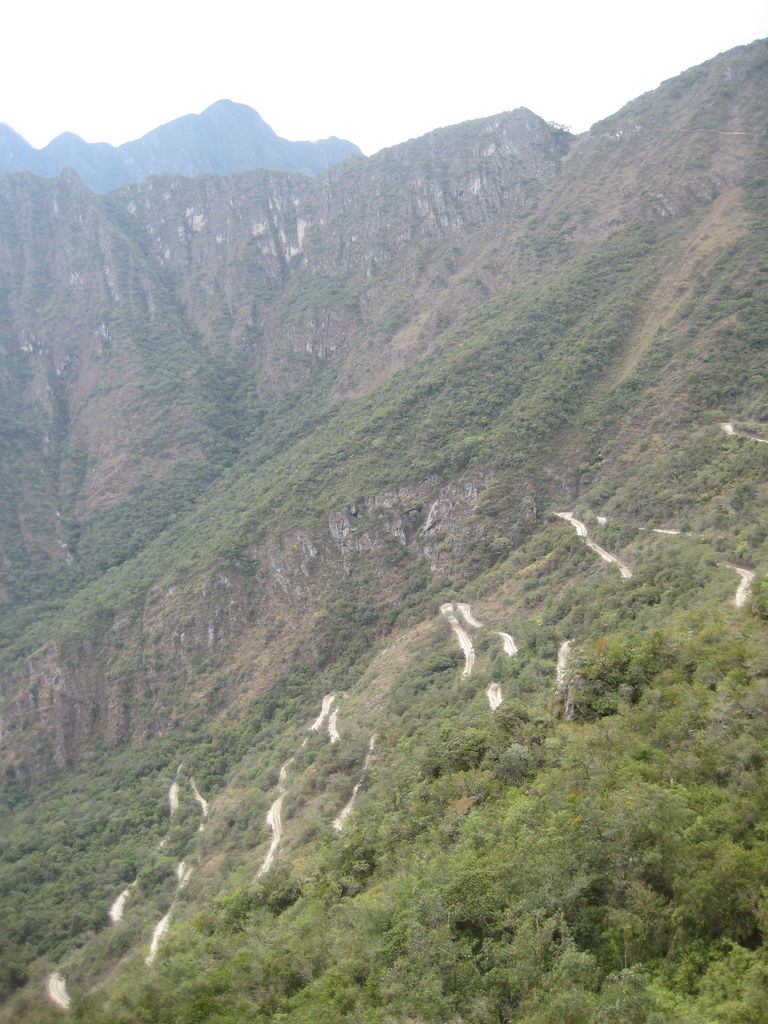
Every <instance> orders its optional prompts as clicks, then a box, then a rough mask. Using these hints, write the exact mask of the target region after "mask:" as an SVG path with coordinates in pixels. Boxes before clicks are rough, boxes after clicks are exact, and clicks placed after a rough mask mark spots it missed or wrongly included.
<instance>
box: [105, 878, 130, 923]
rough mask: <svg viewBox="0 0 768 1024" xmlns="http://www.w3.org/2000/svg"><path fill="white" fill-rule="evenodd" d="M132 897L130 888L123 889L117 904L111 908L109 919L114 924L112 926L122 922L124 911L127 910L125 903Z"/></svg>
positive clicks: (116, 901)
mask: <svg viewBox="0 0 768 1024" xmlns="http://www.w3.org/2000/svg"><path fill="white" fill-rule="evenodd" d="M130 895H131V889H130V887H129V888H128V889H123V891H122V892H121V893H120V895H119V896H118V897H117V899H116V900H115V902H114V903H113V904H112V906H111V907H110V908H109V919H110V921H111V922H112V924H117V922H118V921H122V919H123V911H124V910H125V901H126V900H127V899H128V897H129V896H130Z"/></svg>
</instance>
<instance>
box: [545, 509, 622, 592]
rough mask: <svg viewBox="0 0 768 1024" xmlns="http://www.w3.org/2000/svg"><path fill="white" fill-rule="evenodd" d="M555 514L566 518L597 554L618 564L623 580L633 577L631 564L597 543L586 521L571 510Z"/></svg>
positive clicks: (577, 534) (607, 560)
mask: <svg viewBox="0 0 768 1024" xmlns="http://www.w3.org/2000/svg"><path fill="white" fill-rule="evenodd" d="M555 515H556V516H557V517H558V518H559V519H564V520H565V521H566V522H567V523H570V524H571V526H572V527H573V528H574V530H575V531H576V536H577V537H581V539H582V540H583V541H584V543H585V544H586V545H587V547H588V548H590V549H591V550H592V551H594V552H595V554H596V555H599V556H600V558H602V560H603V561H604V562H614V563H615V564H616V565H617V566H618V568H619V572H620V573H621V578H622V579H623V580H631V579H632V570H631V569H630V568H629V566H628V565H627V564H626V563H625V562H622V561H621V559H620V558H617V557H616V555H612V554H611V553H610V551H606V550H605V548H601V547H600V545H599V544H596V543H595V542H594V541H593V540H592V539H591V538H590V536H589V534H588V533H587V528H586V526H585V525H584V523H582V522H581V520H580V519H577V518H576V517H575V516H574V515H572V514H571V513H570V512H555Z"/></svg>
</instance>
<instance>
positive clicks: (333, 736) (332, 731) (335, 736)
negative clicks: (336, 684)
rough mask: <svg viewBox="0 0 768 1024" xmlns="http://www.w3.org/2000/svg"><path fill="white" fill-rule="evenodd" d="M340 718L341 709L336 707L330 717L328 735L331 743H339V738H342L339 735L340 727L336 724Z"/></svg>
mask: <svg viewBox="0 0 768 1024" xmlns="http://www.w3.org/2000/svg"><path fill="white" fill-rule="evenodd" d="M338 720H339V709H338V708H336V710H335V711H334V712H332V714H331V717H330V718H329V719H328V736H329V737H330V740H331V743H338V742H339V740H340V739H341V736H339V729H338V726H337V724H336V723H337V722H338Z"/></svg>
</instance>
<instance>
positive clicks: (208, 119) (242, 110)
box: [0, 100, 360, 192]
mask: <svg viewBox="0 0 768 1024" xmlns="http://www.w3.org/2000/svg"><path fill="white" fill-rule="evenodd" d="M359 154H360V150H359V149H358V147H357V146H355V145H354V144H353V143H351V142H347V141H346V140H344V139H338V138H336V137H335V136H332V137H330V138H328V139H323V140H321V141H318V142H289V141H287V140H286V139H282V138H280V137H279V136H278V135H277V134H276V133H275V132H274V131H273V130H272V129H271V128H270V127H269V125H268V124H267V123H266V122H265V121H264V120H263V118H261V117H260V115H259V114H258V113H257V112H256V111H255V110H253V109H252V108H251V107H248V106H246V105H245V104H242V103H234V102H232V101H231V100H218V101H217V102H216V103H213V104H211V106H209V107H206V109H205V110H204V111H202V113H200V114H187V115H184V116H183V117H179V118H175V119H174V120H173V121H169V122H168V123H167V124H164V125H160V126H159V127H158V128H155V129H153V130H152V131H150V132H147V133H146V134H145V135H143V136H142V137H141V138H139V139H135V140H132V141H130V142H124V143H122V144H121V145H119V146H112V145H110V144H109V143H106V142H97V143H89V142H85V141H84V140H83V139H81V138H80V136H78V135H75V134H74V133H72V132H64V133H63V134H61V135H58V136H57V137H56V138H55V139H53V140H51V142H49V143H48V144H47V145H46V146H44V147H43V148H42V149H34V148H33V147H32V146H30V145H29V143H27V142H26V141H25V140H24V139H23V138H22V136H21V135H19V134H18V133H17V132H15V131H14V130H13V129H12V128H11V127H10V126H8V125H5V124H3V125H0V173H8V172H12V171H20V170H27V171H32V172H33V173H35V174H38V175H40V176H41V177H44V178H52V177H56V175H57V174H59V173H60V172H61V171H62V170H63V169H64V168H65V167H72V168H73V169H74V170H75V171H76V172H77V173H78V174H79V175H80V177H81V178H82V179H83V181H84V182H85V183H86V184H87V185H88V187H89V188H91V189H93V190H94V191H95V192H107V191H109V190H110V189H112V188H115V187H117V186H118V185H122V184H125V183H127V182H130V181H140V180H141V179H143V178H146V177H148V176H149V175H151V174H169V173H175V174H185V175H188V176H190V177H194V176H195V175H197V174H211V173H214V174H232V173H236V172H238V171H246V170H251V169H253V168H256V167H265V168H269V169H274V170H285V171H295V172H298V173H302V174H318V173H319V172H321V171H324V170H326V169H327V168H328V167H329V166H331V165H332V164H334V163H337V162H339V161H340V160H346V159H347V158H348V157H350V156H354V155H359Z"/></svg>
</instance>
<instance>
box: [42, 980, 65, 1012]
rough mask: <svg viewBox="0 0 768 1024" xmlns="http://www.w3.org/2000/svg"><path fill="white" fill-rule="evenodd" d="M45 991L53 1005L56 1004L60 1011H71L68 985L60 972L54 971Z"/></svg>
mask: <svg viewBox="0 0 768 1024" xmlns="http://www.w3.org/2000/svg"><path fill="white" fill-rule="evenodd" d="M45 990H46V992H47V993H48V998H49V999H50V1000H51V1002H52V1003H55V1004H56V1006H58V1007H59V1009H60V1010H68V1009H69V1004H70V1002H71V999H70V996H69V993H68V992H67V983H66V981H65V980H64V978H62V976H61V975H60V974H59V972H58V971H54V972H53V974H49V975H48V981H47V982H46V984H45Z"/></svg>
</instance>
